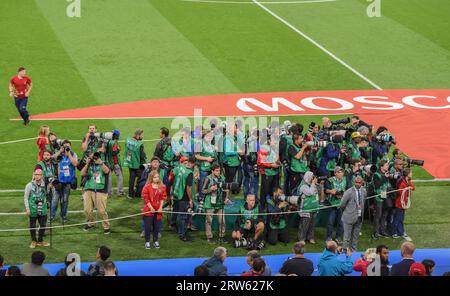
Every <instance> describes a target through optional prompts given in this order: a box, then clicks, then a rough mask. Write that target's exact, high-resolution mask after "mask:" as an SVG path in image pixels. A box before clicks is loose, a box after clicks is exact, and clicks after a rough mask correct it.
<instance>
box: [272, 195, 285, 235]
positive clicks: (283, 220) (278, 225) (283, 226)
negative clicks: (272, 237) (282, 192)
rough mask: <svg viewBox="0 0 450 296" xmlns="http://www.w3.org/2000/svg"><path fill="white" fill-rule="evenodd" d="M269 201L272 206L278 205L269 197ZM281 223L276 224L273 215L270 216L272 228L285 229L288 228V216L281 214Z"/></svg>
mask: <svg viewBox="0 0 450 296" xmlns="http://www.w3.org/2000/svg"><path fill="white" fill-rule="evenodd" d="M267 203H268V204H269V205H271V206H272V207H274V208H275V207H276V205H275V202H274V201H273V199H269V200H268V201H267ZM280 216H281V217H280V223H278V224H274V223H273V219H272V218H273V215H272V216H269V220H270V223H269V224H270V228H272V229H284V228H286V225H287V221H286V216H285V215H284V214H280Z"/></svg>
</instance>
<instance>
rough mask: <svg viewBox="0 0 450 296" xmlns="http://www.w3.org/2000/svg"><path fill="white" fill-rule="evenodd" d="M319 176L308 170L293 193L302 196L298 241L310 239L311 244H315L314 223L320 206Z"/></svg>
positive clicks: (299, 207)
mask: <svg viewBox="0 0 450 296" xmlns="http://www.w3.org/2000/svg"><path fill="white" fill-rule="evenodd" d="M317 183H318V180H317V177H316V176H314V173H313V172H311V171H307V172H306V173H305V175H304V176H303V181H302V182H301V183H300V188H299V190H298V191H297V192H293V194H298V195H299V196H300V203H299V206H298V210H299V211H302V212H300V213H299V216H300V222H299V225H298V241H299V242H303V243H305V242H306V241H309V243H311V244H315V243H316V241H315V240H314V223H315V218H316V215H317V211H318V209H319V207H320V204H319V192H320V190H319V186H318V184H317Z"/></svg>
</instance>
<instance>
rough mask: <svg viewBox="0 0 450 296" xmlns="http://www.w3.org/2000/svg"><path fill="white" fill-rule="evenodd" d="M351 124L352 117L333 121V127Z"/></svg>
mask: <svg viewBox="0 0 450 296" xmlns="http://www.w3.org/2000/svg"><path fill="white" fill-rule="evenodd" d="M349 123H350V117H346V118H342V119H336V120H332V121H331V124H332V125H339V124H349Z"/></svg>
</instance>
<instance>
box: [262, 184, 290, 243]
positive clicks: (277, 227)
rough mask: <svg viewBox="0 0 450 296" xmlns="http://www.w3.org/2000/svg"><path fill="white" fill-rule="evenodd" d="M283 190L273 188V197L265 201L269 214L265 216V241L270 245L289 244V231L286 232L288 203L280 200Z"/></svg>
mask: <svg viewBox="0 0 450 296" xmlns="http://www.w3.org/2000/svg"><path fill="white" fill-rule="evenodd" d="M283 195H284V193H283V190H282V189H281V188H275V190H274V192H273V197H272V198H271V199H268V200H267V213H269V214H271V215H269V216H267V222H266V225H267V241H268V242H269V244H271V245H276V244H277V242H278V241H279V242H282V243H283V244H287V243H289V231H288V215H287V214H286V213H287V212H288V211H289V203H288V202H287V201H284V200H282V199H281V198H280V197H281V196H283Z"/></svg>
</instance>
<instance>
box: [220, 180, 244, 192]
mask: <svg viewBox="0 0 450 296" xmlns="http://www.w3.org/2000/svg"><path fill="white" fill-rule="evenodd" d="M216 185H217V187H218V188H221V189H222V190H230V191H238V190H239V183H236V182H230V183H226V182H219V183H216Z"/></svg>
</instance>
